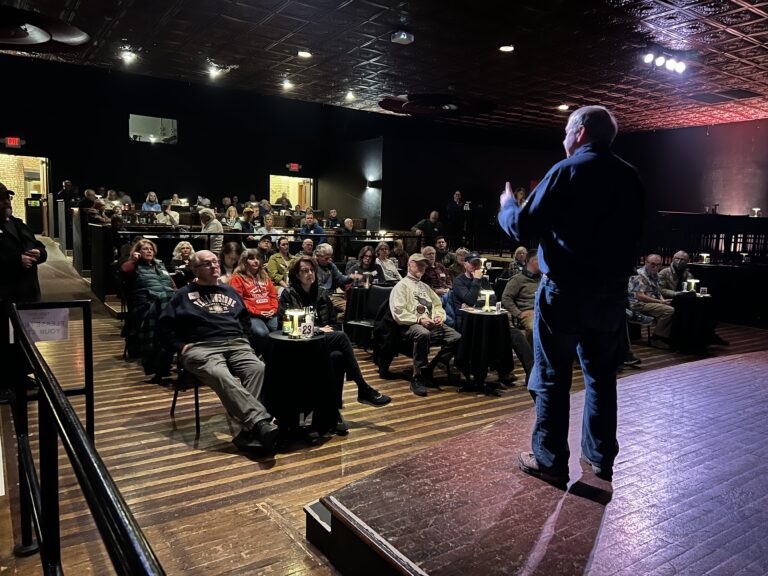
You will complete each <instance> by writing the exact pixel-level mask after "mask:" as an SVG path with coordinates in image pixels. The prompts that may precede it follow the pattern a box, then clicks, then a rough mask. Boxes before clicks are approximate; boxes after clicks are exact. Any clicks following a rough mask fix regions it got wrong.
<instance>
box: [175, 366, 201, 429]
mask: <svg viewBox="0 0 768 576" xmlns="http://www.w3.org/2000/svg"><path fill="white" fill-rule="evenodd" d="M177 366H178V367H179V378H178V380H176V384H175V385H174V389H173V402H171V418H174V413H175V412H176V400H177V399H178V398H179V392H186V391H187V390H189V388H190V387H191V388H192V389H193V390H194V392H195V431H196V434H195V438H199V437H200V390H199V388H200V383H199V382H198V381H197V378H195V377H194V376H192V374H190V373H189V372H187V371H186V370H184V368H182V367H181V359H180V358H178V357H177Z"/></svg>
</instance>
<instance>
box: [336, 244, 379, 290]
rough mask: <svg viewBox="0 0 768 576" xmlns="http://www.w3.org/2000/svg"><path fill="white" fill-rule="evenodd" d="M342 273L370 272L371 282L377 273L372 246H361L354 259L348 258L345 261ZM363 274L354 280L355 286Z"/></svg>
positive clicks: (360, 273)
mask: <svg viewBox="0 0 768 576" xmlns="http://www.w3.org/2000/svg"><path fill="white" fill-rule="evenodd" d="M344 273H345V274H347V275H349V274H359V275H364V274H370V277H369V280H368V281H369V282H373V280H374V278H376V279H377V280H378V278H377V276H378V275H379V273H378V271H377V269H376V263H375V257H374V255H373V246H368V245H366V246H363V247H362V248H361V249H360V254H358V256H357V259H356V260H350V261H349V262H347V266H346V269H345V270H344ZM363 278H364V276H361V277H360V280H358V281H355V283H354V285H355V286H357V285H359V284H360V283H362V281H363Z"/></svg>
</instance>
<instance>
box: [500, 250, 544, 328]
mask: <svg viewBox="0 0 768 576" xmlns="http://www.w3.org/2000/svg"><path fill="white" fill-rule="evenodd" d="M540 283H541V270H540V269H539V256H538V254H537V252H536V251H535V250H532V251H530V252H528V253H527V256H526V261H525V268H524V269H523V271H522V273H520V274H515V275H514V276H512V278H510V279H509V282H507V285H506V286H505V288H504V293H503V294H502V295H501V305H502V306H504V309H505V310H507V312H509V315H510V318H511V319H512V321H513V323H514V325H515V326H516V327H518V328H522V329H523V330H525V335H526V337H527V338H528V340H529V341H532V340H533V305H534V303H535V302H536V292H537V291H538V289H539V284H540Z"/></svg>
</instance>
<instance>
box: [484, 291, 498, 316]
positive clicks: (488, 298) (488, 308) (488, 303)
mask: <svg viewBox="0 0 768 576" xmlns="http://www.w3.org/2000/svg"><path fill="white" fill-rule="evenodd" d="M480 294H482V295H484V296H485V306H483V312H491V311H492V310H493V308H491V295H493V294H495V292H494V291H493V290H480Z"/></svg>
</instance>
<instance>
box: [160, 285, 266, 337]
mask: <svg viewBox="0 0 768 576" xmlns="http://www.w3.org/2000/svg"><path fill="white" fill-rule="evenodd" d="M158 329H159V332H160V337H161V338H162V341H163V342H165V343H168V342H173V343H174V345H175V346H176V347H177V348H181V347H183V346H184V344H190V343H192V342H215V341H220V340H227V339H230V338H248V337H250V335H251V322H250V314H249V313H248V309H247V308H246V307H245V305H244V304H243V301H242V300H240V296H239V295H238V294H237V292H235V291H234V290H233V289H232V288H231V287H229V286H225V285H220V286H201V285H200V284H194V283H193V284H188V285H186V286H184V288H182V289H181V290H179V291H178V292H176V294H175V295H174V297H173V298H172V299H171V301H170V302H169V303H168V305H167V306H166V307H165V309H164V310H163V313H162V315H161V316H160V320H159V327H158Z"/></svg>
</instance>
